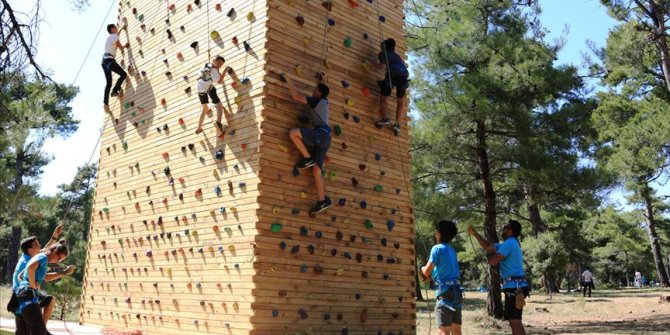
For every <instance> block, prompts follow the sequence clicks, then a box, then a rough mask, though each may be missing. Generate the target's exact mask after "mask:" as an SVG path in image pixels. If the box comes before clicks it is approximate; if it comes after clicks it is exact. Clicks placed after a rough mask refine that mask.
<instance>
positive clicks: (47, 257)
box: [12, 240, 70, 335]
mask: <svg viewBox="0 0 670 335" xmlns="http://www.w3.org/2000/svg"><path fill="white" fill-rule="evenodd" d="M69 254H70V251H69V249H68V247H67V245H66V244H65V241H64V240H61V241H59V243H57V244H54V245H53V246H51V247H49V248H48V249H46V250H44V251H42V252H40V253H38V254H37V255H35V256H34V257H33V258H31V259H30V261H28V264H26V268H25V270H24V271H23V272H21V273H19V276H18V282H19V284H18V285H17V287H16V288H13V294H14V295H15V296H16V299H17V302H16V305H15V306H12V312H13V313H14V315H15V316H16V334H17V335H19V334H31V335H49V334H50V333H49V331H48V330H47V328H46V324H45V322H44V319H43V315H42V311H41V310H40V306H39V297H40V293H39V289H40V285H42V283H43V282H44V281H47V280H48V278H47V276H48V274H47V265H48V264H57V263H60V262H62V261H63V260H64V259H65V258H66V257H67V256H68V255H69Z"/></svg>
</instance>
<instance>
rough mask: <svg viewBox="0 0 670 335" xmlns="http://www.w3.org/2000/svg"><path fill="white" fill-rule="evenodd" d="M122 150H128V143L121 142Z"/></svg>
mask: <svg viewBox="0 0 670 335" xmlns="http://www.w3.org/2000/svg"><path fill="white" fill-rule="evenodd" d="M122 145H123V150H128V142H126V141H123V144H122Z"/></svg>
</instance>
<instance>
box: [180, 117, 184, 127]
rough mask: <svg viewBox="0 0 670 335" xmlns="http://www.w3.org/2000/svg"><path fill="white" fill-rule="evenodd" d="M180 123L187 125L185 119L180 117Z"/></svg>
mask: <svg viewBox="0 0 670 335" xmlns="http://www.w3.org/2000/svg"><path fill="white" fill-rule="evenodd" d="M179 124H180V125H182V126H183V125H186V122H184V119H182V118H179Z"/></svg>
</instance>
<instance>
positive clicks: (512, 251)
mask: <svg viewBox="0 0 670 335" xmlns="http://www.w3.org/2000/svg"><path fill="white" fill-rule="evenodd" d="M496 249H498V253H499V254H501V255H503V257H505V258H504V259H503V260H502V261H501V262H500V277H502V279H503V288H504V289H505V288H517V283H516V282H515V281H508V280H506V279H507V278H510V277H523V276H525V275H526V274H525V272H524V271H523V254H522V253H521V245H520V244H519V241H518V240H517V239H516V238H515V237H510V238H508V239H506V240H505V242H503V243H497V244H496ZM518 284H519V287H524V286H528V284H527V283H526V282H522V283H518Z"/></svg>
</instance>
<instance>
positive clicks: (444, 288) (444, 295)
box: [421, 220, 463, 335]
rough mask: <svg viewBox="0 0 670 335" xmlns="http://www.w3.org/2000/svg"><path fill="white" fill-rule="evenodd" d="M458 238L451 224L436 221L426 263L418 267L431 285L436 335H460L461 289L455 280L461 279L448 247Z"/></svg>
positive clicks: (449, 222)
mask: <svg viewBox="0 0 670 335" xmlns="http://www.w3.org/2000/svg"><path fill="white" fill-rule="evenodd" d="M456 234H458V228H457V227H456V223H454V222H453V221H444V220H443V221H440V222H438V223H437V224H436V225H435V242H436V244H435V245H434V246H433V248H432V249H431V250H430V258H429V259H428V263H426V265H424V266H423V267H421V275H422V276H423V279H424V280H429V279H430V278H432V279H433V281H434V282H435V288H436V291H435V295H436V296H437V303H436V304H435V319H436V320H437V327H438V334H439V335H450V334H453V335H461V324H462V323H463V315H462V308H463V306H462V305H463V289H462V288H461V286H460V284H459V283H458V280H459V279H460V277H461V273H460V269H459V267H458V257H456V251H455V250H454V248H453V247H452V246H451V245H450V244H449V242H451V240H452V239H453V238H454V237H455V236H456Z"/></svg>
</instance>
